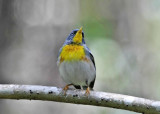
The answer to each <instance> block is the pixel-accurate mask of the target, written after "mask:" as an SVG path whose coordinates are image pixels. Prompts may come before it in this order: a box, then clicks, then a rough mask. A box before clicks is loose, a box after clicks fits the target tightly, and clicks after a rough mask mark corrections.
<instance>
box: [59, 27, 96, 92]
mask: <svg viewBox="0 0 160 114" xmlns="http://www.w3.org/2000/svg"><path fill="white" fill-rule="evenodd" d="M57 64H58V66H59V71H60V75H61V77H62V79H63V80H64V81H65V82H66V83H67V84H73V85H74V87H75V88H77V89H80V88H81V87H83V88H84V89H85V88H87V87H90V88H91V89H92V88H93V86H94V82H95V78H96V67H95V61H94V57H93V55H92V53H91V51H90V50H89V48H88V47H87V46H86V43H85V41H84V32H83V31H82V29H81V28H80V29H75V30H73V31H72V32H71V33H70V34H69V36H68V37H67V39H66V41H65V42H64V44H63V46H62V48H61V49H60V50H59V54H58V61H57Z"/></svg>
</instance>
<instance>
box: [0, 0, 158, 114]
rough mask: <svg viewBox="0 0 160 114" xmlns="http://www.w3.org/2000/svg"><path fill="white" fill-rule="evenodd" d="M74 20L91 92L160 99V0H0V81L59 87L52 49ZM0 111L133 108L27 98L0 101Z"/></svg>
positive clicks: (114, 112) (112, 113)
mask: <svg viewBox="0 0 160 114" xmlns="http://www.w3.org/2000/svg"><path fill="white" fill-rule="evenodd" d="M81 26H83V30H84V32H85V40H86V43H87V45H88V47H89V48H90V50H91V51H92V53H93V55H94V57H95V62H96V66H97V78H96V82H95V88H94V89H95V90H96V91H105V92H114V93H119V94H126V95H132V96H137V97H144V98H149V99H154V100H160V78H159V77H160V76H159V75H160V52H159V49H160V32H159V31H160V0H0V83H1V84H33V85H45V86H57V87H63V86H64V85H65V83H64V82H63V81H62V79H61V78H60V76H59V72H58V68H57V66H56V61H57V54H58V50H59V48H60V47H61V46H62V44H63V42H64V40H65V38H66V37H67V36H68V34H69V33H70V32H71V31H72V30H73V29H76V28H80V27H81ZM0 113H1V114H22V113H23V114H35V113H37V114H57V113H58V114H64V113H65V114H70V113H75V114H82V113H84V114H97V113H98V114H136V113H133V112H129V111H123V110H119V109H111V108H102V107H95V106H84V105H75V104H64V103H57V102H48V101H47V102H45V101H29V100H0Z"/></svg>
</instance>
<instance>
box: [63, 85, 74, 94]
mask: <svg viewBox="0 0 160 114" xmlns="http://www.w3.org/2000/svg"><path fill="white" fill-rule="evenodd" d="M71 85H72V84H68V85H66V86H65V87H64V88H63V91H64V95H66V92H67V90H68V88H69V86H71Z"/></svg>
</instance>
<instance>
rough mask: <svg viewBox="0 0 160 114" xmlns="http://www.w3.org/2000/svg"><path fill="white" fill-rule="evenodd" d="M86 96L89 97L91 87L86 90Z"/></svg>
mask: <svg viewBox="0 0 160 114" xmlns="http://www.w3.org/2000/svg"><path fill="white" fill-rule="evenodd" d="M85 94H86V95H87V96H88V95H89V94H90V88H89V87H88V88H87V89H86V92H85Z"/></svg>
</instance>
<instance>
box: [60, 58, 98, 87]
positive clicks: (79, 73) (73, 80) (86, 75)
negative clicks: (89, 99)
mask: <svg viewBox="0 0 160 114" xmlns="http://www.w3.org/2000/svg"><path fill="white" fill-rule="evenodd" d="M59 72H60V75H61V77H62V78H63V80H64V81H65V82H66V83H67V84H74V85H80V86H88V85H89V84H90V82H92V81H93V80H94V78H95V76H96V71H95V68H94V66H93V63H92V62H86V61H70V62H68V61H64V62H62V63H61V64H60V66H59Z"/></svg>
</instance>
